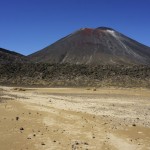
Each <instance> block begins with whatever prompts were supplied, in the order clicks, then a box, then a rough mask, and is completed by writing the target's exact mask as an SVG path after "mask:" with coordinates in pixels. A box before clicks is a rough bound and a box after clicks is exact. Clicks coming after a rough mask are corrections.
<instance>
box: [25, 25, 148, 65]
mask: <svg viewBox="0 0 150 150" xmlns="http://www.w3.org/2000/svg"><path fill="white" fill-rule="evenodd" d="M28 57H29V58H30V59H31V60H32V61H34V62H46V63H70V64H101V65H105V64H107V65H109V64H111V65H113V64H114V65H115V64H124V65H125V64H127V65H129V64H134V65H138V64H144V65H147V64H150V48H149V47H147V46H145V45H142V44H140V43H138V42H136V41H134V40H132V39H130V38H128V37H126V36H124V35H123V34H121V33H119V32H117V31H115V30H113V29H111V28H106V27H100V28H97V29H89V28H84V29H80V30H79V31H77V32H74V33H72V34H70V35H68V36H66V37H64V38H62V39H60V40H59V41H57V42H55V43H54V44H52V45H50V46H48V47H46V48H44V49H42V50H40V51H38V52H36V53H34V54H31V55H30V56H28Z"/></svg>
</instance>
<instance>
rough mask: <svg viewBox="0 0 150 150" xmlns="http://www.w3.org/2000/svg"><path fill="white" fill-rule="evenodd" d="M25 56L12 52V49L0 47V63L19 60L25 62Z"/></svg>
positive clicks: (18, 61) (17, 61)
mask: <svg viewBox="0 0 150 150" xmlns="http://www.w3.org/2000/svg"><path fill="white" fill-rule="evenodd" d="M25 61H26V58H25V56H23V55H21V54H19V53H16V52H13V51H9V50H6V49H3V48H0V63H1V64H7V63H12V62H14V63H21V62H25Z"/></svg>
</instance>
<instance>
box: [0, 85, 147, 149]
mask: <svg viewBox="0 0 150 150" xmlns="http://www.w3.org/2000/svg"><path fill="white" fill-rule="evenodd" d="M0 100H1V103H0V137H1V138H0V149H2V150H26V149H28V150H71V149H72V150H77V149H82V150H105V149H107V150H127V149H130V150H149V149H150V144H149V141H150V121H149V120H150V91H149V89H142V88H135V89H128V88H126V89H124V88H118V89H117V88H99V89H96V88H34V89H33V88H13V87H1V88H0Z"/></svg>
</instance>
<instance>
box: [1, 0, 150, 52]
mask: <svg viewBox="0 0 150 150" xmlns="http://www.w3.org/2000/svg"><path fill="white" fill-rule="evenodd" d="M0 6H1V9H0V47H2V48H6V49H9V50H13V51H16V52H19V53H22V54H25V55H28V54H31V53H33V52H35V51H38V50H40V49H42V48H44V47H46V46H48V45H50V44H52V43H54V42H55V41H57V40H59V39H60V38H62V37H64V36H66V35H68V34H70V33H71V32H74V31H75V30H78V29H80V28H82V27H90V28H96V27H100V26H108V27H111V28H114V29H116V30H118V31H119V32H121V33H123V34H125V35H127V36H129V37H131V38H133V39H135V40H137V41H139V42H140V43H143V44H145V45H147V46H150V0H0Z"/></svg>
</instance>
